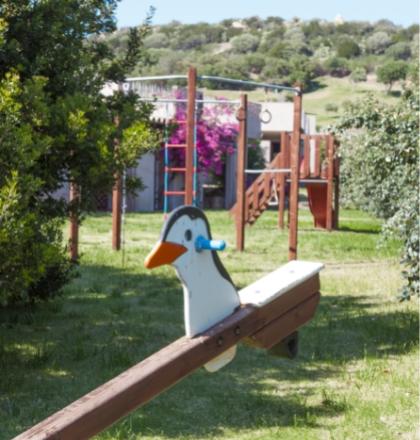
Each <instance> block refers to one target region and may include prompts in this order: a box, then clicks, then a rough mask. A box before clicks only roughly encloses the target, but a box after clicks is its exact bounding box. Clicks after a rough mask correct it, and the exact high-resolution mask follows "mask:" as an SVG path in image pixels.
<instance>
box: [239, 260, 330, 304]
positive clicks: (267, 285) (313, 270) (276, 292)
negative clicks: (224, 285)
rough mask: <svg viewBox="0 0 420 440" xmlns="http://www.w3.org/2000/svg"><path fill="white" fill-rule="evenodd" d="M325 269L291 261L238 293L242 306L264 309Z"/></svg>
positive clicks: (306, 262) (307, 263)
mask: <svg viewBox="0 0 420 440" xmlns="http://www.w3.org/2000/svg"><path fill="white" fill-rule="evenodd" d="M323 267H324V265H323V264H322V263H315V262H311V261H299V260H293V261H289V262H288V263H287V264H285V265H284V266H282V267H280V268H279V269H276V270H275V271H273V272H271V273H269V274H268V275H265V276H264V277H262V278H260V279H259V280H258V281H256V282H255V283H252V284H250V285H249V286H247V287H245V288H243V289H242V290H240V291H239V292H238V294H239V298H240V301H241V304H253V305H255V306H256V307H262V306H264V305H266V304H268V303H269V302H271V301H273V300H274V299H275V298H277V297H279V296H280V295H282V294H283V293H285V292H287V291H288V290H290V289H291V288H293V287H295V286H297V285H298V284H300V283H302V282H303V281H305V280H307V279H309V278H312V277H313V276H314V275H316V274H317V273H319V272H320V271H321V269H322V268H323Z"/></svg>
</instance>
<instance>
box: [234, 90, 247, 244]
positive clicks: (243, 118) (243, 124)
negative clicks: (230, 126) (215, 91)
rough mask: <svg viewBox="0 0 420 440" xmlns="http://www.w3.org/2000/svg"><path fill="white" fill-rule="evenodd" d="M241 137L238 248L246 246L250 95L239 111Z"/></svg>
mask: <svg viewBox="0 0 420 440" xmlns="http://www.w3.org/2000/svg"><path fill="white" fill-rule="evenodd" d="M238 119H239V137H238V148H237V159H236V160H237V162H236V203H237V205H236V206H237V208H236V249H237V250H238V251H241V252H242V251H243V250H244V248H245V191H246V187H245V165H246V163H247V119H248V95H246V94H242V95H241V107H240V108H239V111H238Z"/></svg>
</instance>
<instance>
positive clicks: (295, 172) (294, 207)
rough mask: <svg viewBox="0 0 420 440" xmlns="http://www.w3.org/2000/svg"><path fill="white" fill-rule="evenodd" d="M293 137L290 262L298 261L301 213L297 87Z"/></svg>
mask: <svg viewBox="0 0 420 440" xmlns="http://www.w3.org/2000/svg"><path fill="white" fill-rule="evenodd" d="M293 104H294V105H293V135H292V146H291V147H292V148H291V153H290V168H291V175H290V180H291V182H290V195H289V213H290V215H289V218H290V225H289V260H296V259H297V245H298V211H299V155H300V134H301V120H302V91H301V88H300V87H297V92H296V94H295V96H294V98H293Z"/></svg>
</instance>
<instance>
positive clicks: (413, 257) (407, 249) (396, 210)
mask: <svg viewBox="0 0 420 440" xmlns="http://www.w3.org/2000/svg"><path fill="white" fill-rule="evenodd" d="M336 130H337V131H338V132H339V135H340V142H341V146H340V155H341V159H342V160H341V172H340V175H341V183H342V185H341V191H340V194H341V199H342V202H343V203H345V204H349V203H351V204H352V205H355V206H356V207H359V208H361V209H363V210H365V211H367V212H370V213H372V214H374V215H376V216H378V217H380V218H383V219H384V220H385V224H384V234H385V236H387V237H399V238H400V239H401V240H402V242H403V260H402V264H403V275H404V277H405V279H406V285H405V287H404V289H403V292H402V295H403V298H409V297H410V296H412V295H415V294H419V265H418V260H419V226H418V212H419V194H418V176H419V149H418V131H419V94H418V90H417V89H415V90H414V91H408V92H406V93H405V94H404V95H403V97H402V98H401V100H400V102H399V104H398V105H396V106H388V105H385V104H383V103H380V102H378V101H376V100H375V99H374V98H373V97H369V98H367V99H365V100H362V101H358V102H356V103H354V104H350V105H349V106H347V110H346V112H345V114H344V116H343V117H342V119H341V121H340V123H339V124H338V125H337V127H336Z"/></svg>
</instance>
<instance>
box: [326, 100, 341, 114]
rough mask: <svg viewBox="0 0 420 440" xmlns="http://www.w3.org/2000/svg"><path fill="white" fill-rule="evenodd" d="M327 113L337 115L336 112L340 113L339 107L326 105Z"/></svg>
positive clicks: (330, 104)
mask: <svg viewBox="0 0 420 440" xmlns="http://www.w3.org/2000/svg"><path fill="white" fill-rule="evenodd" d="M325 111H327V112H335V113H336V112H338V105H337V104H333V103H331V102H329V103H328V104H325Z"/></svg>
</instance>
